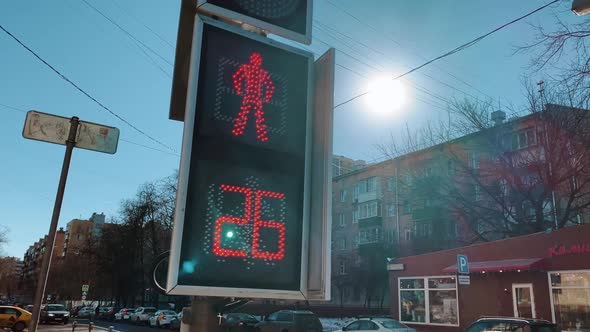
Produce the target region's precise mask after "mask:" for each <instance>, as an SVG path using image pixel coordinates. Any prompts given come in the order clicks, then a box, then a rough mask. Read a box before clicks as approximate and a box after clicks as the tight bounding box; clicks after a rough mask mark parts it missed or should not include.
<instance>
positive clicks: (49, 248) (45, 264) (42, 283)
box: [29, 116, 80, 332]
mask: <svg viewBox="0 0 590 332" xmlns="http://www.w3.org/2000/svg"><path fill="white" fill-rule="evenodd" d="M79 120H80V119H78V117H76V116H74V117H72V119H71V120H70V133H69V135H68V140H67V141H66V153H65V156H64V162H63V165H62V168H61V175H60V178H59V185H58V187H57V194H56V196H55V205H54V206H53V215H52V217H51V225H50V226H49V234H48V235H47V243H46V244H45V255H43V261H42V262H41V270H40V271H39V279H38V280H37V289H36V290H35V298H34V301H33V319H32V321H31V324H30V326H29V332H35V331H36V330H37V324H38V323H39V315H40V313H41V310H40V309H41V302H42V301H43V295H44V293H45V287H46V286H47V277H48V276H49V267H50V266H51V258H52V257H53V244H54V242H55V233H56V231H57V222H58V221H59V213H60V212H61V203H62V201H63V196H64V190H65V189H66V180H67V179H68V170H69V169H70V160H71V159H72V151H73V150H74V145H75V144H76V133H77V132H78V122H79Z"/></svg>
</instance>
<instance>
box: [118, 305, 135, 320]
mask: <svg viewBox="0 0 590 332" xmlns="http://www.w3.org/2000/svg"><path fill="white" fill-rule="evenodd" d="M134 311H135V308H123V309H121V310H119V312H117V313H116V314H115V320H128V319H129V318H131V314H132V313H133V312H134Z"/></svg>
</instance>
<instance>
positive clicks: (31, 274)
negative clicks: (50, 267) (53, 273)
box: [22, 228, 66, 285]
mask: <svg viewBox="0 0 590 332" xmlns="http://www.w3.org/2000/svg"><path fill="white" fill-rule="evenodd" d="M65 236H66V232H65V231H64V230H63V228H60V229H59V230H58V231H57V232H56V234H55V241H54V244H53V260H54V261H56V260H61V259H63V257H64V256H65V255H64V252H63V247H64V243H65ZM46 250H47V235H45V236H44V237H43V238H40V239H39V241H37V242H35V243H33V244H32V245H30V246H29V249H27V251H26V252H25V255H24V259H23V261H22V277H23V281H24V282H25V283H27V284H29V285H31V284H32V285H34V284H36V283H37V278H38V277H39V270H40V269H41V263H42V261H43V254H44V253H45V251H46Z"/></svg>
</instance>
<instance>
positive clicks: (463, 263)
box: [457, 255, 469, 274]
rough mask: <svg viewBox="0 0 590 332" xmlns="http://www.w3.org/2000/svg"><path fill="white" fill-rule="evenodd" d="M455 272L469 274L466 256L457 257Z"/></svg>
mask: <svg viewBox="0 0 590 332" xmlns="http://www.w3.org/2000/svg"><path fill="white" fill-rule="evenodd" d="M457 271H458V272H459V273H460V274H469V261H468V260H467V255H457Z"/></svg>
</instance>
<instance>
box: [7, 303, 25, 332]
mask: <svg viewBox="0 0 590 332" xmlns="http://www.w3.org/2000/svg"><path fill="white" fill-rule="evenodd" d="M32 317H33V315H32V314H31V313H30V312H29V311H26V310H24V309H22V308H19V307H13V306H7V305H3V306H0V328H10V329H12V330H13V331H16V332H20V331H22V330H24V329H25V328H26V327H27V326H29V323H30V322H31V318H32Z"/></svg>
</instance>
